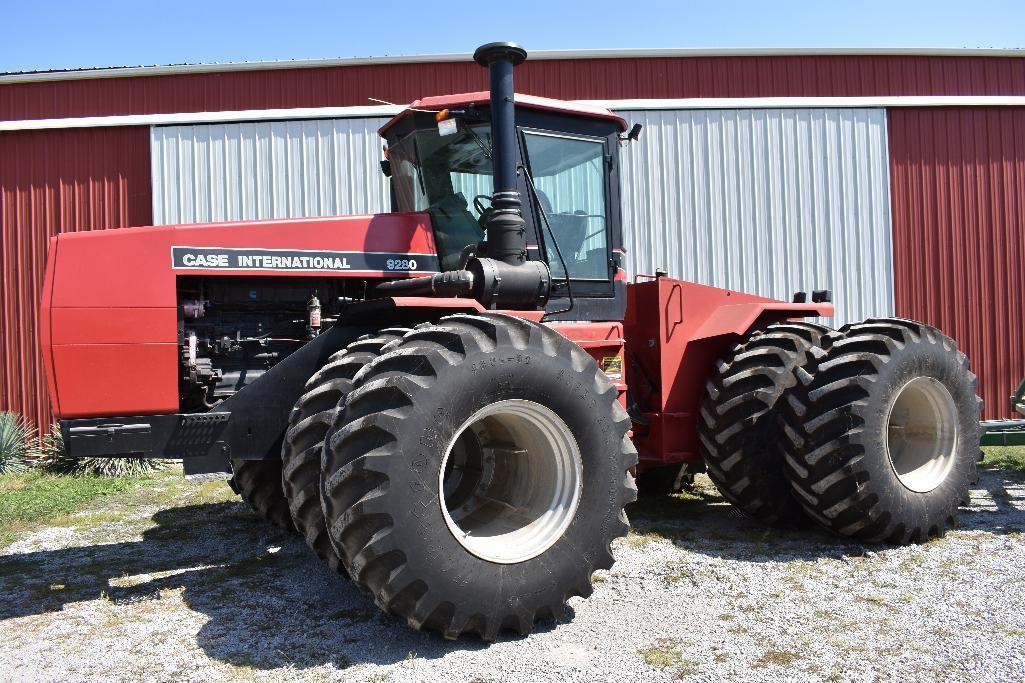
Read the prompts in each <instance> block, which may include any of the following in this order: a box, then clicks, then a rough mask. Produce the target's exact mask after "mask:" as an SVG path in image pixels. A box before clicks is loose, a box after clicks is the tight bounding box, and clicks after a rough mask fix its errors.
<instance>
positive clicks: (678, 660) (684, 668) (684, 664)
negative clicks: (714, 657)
mask: <svg viewBox="0 0 1025 683" xmlns="http://www.w3.org/2000/svg"><path fill="white" fill-rule="evenodd" d="M637 654H638V655H640V657H641V659H643V660H644V662H645V664H647V665H648V666H652V667H655V668H656V669H668V670H670V671H672V672H674V673H675V674H676V676H675V677H676V678H677V679H678V680H679V679H683V678H686V677H687V676H689V675H691V674H693V673H694V672H695V671H696V670H697V668H698V665H699V664H700V662H699V661H697V660H696V659H690V658H688V657H684V656H683V651H682V650H680V648H679V647H678V645H677V643H676V642H675V641H673V640H670V639H666V638H660V639H658V640H656V641H655V642H654V643H652V644H651V645H649V646H648V647H645V648H641V649H640V650H638V651H637Z"/></svg>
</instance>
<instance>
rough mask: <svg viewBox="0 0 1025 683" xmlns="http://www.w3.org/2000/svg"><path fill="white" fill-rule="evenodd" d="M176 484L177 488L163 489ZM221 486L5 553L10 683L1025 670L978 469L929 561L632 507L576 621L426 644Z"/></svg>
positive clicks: (997, 529)
mask: <svg viewBox="0 0 1025 683" xmlns="http://www.w3.org/2000/svg"><path fill="white" fill-rule="evenodd" d="M171 482H174V483H171ZM229 496H230V494H229V492H228V490H227V487H225V486H224V485H222V484H219V483H218V484H204V485H198V484H186V483H184V482H176V481H174V480H173V479H168V480H167V481H166V482H164V483H162V484H159V485H158V486H157V487H155V488H153V487H151V488H150V489H147V490H145V491H142V492H137V493H135V494H131V495H129V496H126V497H124V498H121V499H118V500H116V501H112V500H108V501H106V502H105V504H104V505H103V506H102V507H97V508H95V509H93V510H90V511H86V512H84V513H81V514H79V515H78V516H77V517H76V518H74V519H73V520H72V522H71V523H70V524H68V525H65V526H61V527H55V528H49V529H44V530H42V531H38V532H35V533H33V534H30V535H28V536H26V537H23V538H22V539H21V540H19V541H18V542H16V543H15V544H14V545H12V546H9V547H8V548H6V549H5V550H2V551H0V673H2V674H3V678H4V679H6V680H10V679H12V678H13V679H14V680H53V681H68V680H71V681H78V680H88V681H93V680H96V681H99V680H103V681H108V680H196V681H199V680H202V681H208V680H251V679H273V680H282V679H285V680H291V679H295V680H299V679H301V680H341V681H363V680H369V681H444V682H445V683H468V682H470V681H474V682H478V683H479V682H483V681H523V682H524V683H528V682H529V683H533V682H535V681H562V680H576V681H606V680H607V681H613V680H628V681H670V680H682V679H686V680H720V679H722V678H727V679H743V680H765V681H779V680H857V681H862V680H864V681H869V680H879V679H884V680H899V681H906V680H923V681H933V680H965V681H969V680H970V681H982V680H986V681H989V680H993V681H996V680H1007V681H1022V680H1023V676H1025V535H1023V532H1025V477H1023V476H1022V475H1020V474H1016V473H1013V472H1008V471H1004V470H989V471H987V472H985V473H984V475H983V477H982V479H981V481H980V482H979V486H978V488H977V489H976V490H975V491H973V495H972V503H971V506H970V508H968V509H967V510H965V511H964V514H963V516H962V525H961V528H960V529H959V530H957V531H955V532H953V533H950V534H948V535H947V537H946V538H944V539H941V540H937V541H934V542H931V543H928V544H926V545H922V546H912V547H906V548H889V547H879V546H876V547H873V546H865V545H861V544H857V543H851V542H848V541H846V540H844V539H839V538H835V537H832V536H829V535H826V534H824V533H820V532H819V531H817V530H815V529H800V530H782V531H780V530H767V529H765V528H763V527H759V526H757V525H754V524H752V523H750V522H748V521H746V520H745V519H743V518H742V517H740V516H739V515H738V514H737V513H735V512H734V511H733V510H731V509H730V507H729V506H728V505H727V504H725V503H724V502H723V500H722V499H721V498H719V497H718V495H716V494H715V492H714V490H713V489H712V488H711V485H710V484H709V483H708V481H707V480H704V479H703V478H699V482H698V491H697V493H696V495H692V496H690V495H689V496H682V497H674V498H667V499H660V500H654V501H643V502H642V503H640V504H638V505H636V506H634V508H633V509H632V511H631V518H632V521H633V522H634V526H635V531H634V532H633V533H632V534H631V535H630V536H629V537H628V538H626V539H623V540H621V541H619V542H618V543H617V544H616V557H617V563H616V565H615V567H614V568H613V569H612V571H611V572H601V573H599V574H598V575H597V576H596V577H595V579H596V582H595V592H594V595H593V596H592V597H591V598H590V599H589V600H586V601H585V600H580V599H574V600H573V601H572V602H571V606H572V609H571V610H570V614H569V616H568V617H567V619H566V620H565V621H564V622H561V623H558V624H545V625H542V626H541V628H540V629H539V631H538V632H537V633H535V634H534V635H532V636H530V637H527V638H518V637H513V636H511V635H508V636H505V637H503V638H502V639H501V640H500V641H499V642H497V643H495V644H493V645H491V646H490V647H487V646H485V645H484V644H482V643H481V642H479V641H477V640H473V639H466V640H460V641H458V642H448V641H445V640H443V639H441V638H440V637H437V636H433V635H429V634H420V633H415V632H413V631H411V630H409V629H408V628H407V627H406V626H405V625H404V624H402V623H398V622H396V621H395V620H393V619H391V618H389V617H387V616H385V615H382V614H381V613H379V611H378V609H377V608H376V607H375V606H374V605H373V603H372V602H371V601H370V600H369V599H368V598H367V597H366V596H365V595H363V594H361V593H360V592H359V591H358V590H357V589H355V588H353V587H352V586H351V585H350V584H349V583H348V582H347V581H344V580H342V579H339V578H338V577H336V576H333V575H331V574H330V572H329V571H328V570H327V568H326V567H325V566H323V565H322V564H321V563H320V562H318V561H317V560H316V559H315V558H314V557H313V555H312V554H311V553H310V552H308V551H307V550H306V548H305V546H304V545H303V543H302V542H301V540H299V539H298V538H297V537H295V536H291V535H289V534H286V533H284V532H280V531H277V530H274V529H271V528H270V527H269V526H268V525H266V524H265V523H263V522H261V521H259V520H257V519H256V518H255V517H254V516H253V515H252V514H251V513H250V512H249V511H248V509H247V508H246V507H245V506H244V505H243V504H242V503H240V502H237V501H236V500H235V499H232V498H230V497H229Z"/></svg>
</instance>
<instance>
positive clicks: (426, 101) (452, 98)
mask: <svg viewBox="0 0 1025 683" xmlns="http://www.w3.org/2000/svg"><path fill="white" fill-rule="evenodd" d="M514 97H515V98H516V106H517V107H527V108H529V109H542V110H544V111H551V112H556V113H559V114H570V115H575V116H585V117H587V118H590V119H595V118H597V119H605V120H607V121H613V122H615V123H616V125H618V126H619V130H620V131H623V132H625V131H626V129H627V125H626V119H624V118H623V117H622V116H619V115H618V114H615V113H613V112H612V111H610V110H608V109H605V108H604V107H596V106H594V105H590V104H582V103H579V102H567V101H565V100H553V99H550V98H548V97H535V96H534V95H522V94H520V93H516V95H515V96H514ZM490 102H491V93H490V92H488V91H486V90H484V91H482V92H470V93H460V94H458V95H439V96H436V97H424V98H422V99H419V100H416V101H415V102H413V103H412V104H410V105H409V107H407V108H406V109H404V110H403V111H402V112H401V113H400V114H398V115H397V116H395V117H394V118H393V119H391V120H390V121H388V123H386V124H384V125H383V126H381V129H380V131H378V132H379V133H380V134H381V136H382V137H383V136H384V135H385V134H386V133H387V131H388V129H389V128H391V127H392V126H393V125H395V124H396V123H398V122H399V121H401V120H402V119H403V118H405V117H407V116H409V115H410V114H412V113H413V111H414V110H417V109H426V110H428V111H441V110H442V109H451V108H453V107H465V106H468V105H470V104H488V103H490Z"/></svg>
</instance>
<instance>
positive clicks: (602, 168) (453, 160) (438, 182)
mask: <svg viewBox="0 0 1025 683" xmlns="http://www.w3.org/2000/svg"><path fill="white" fill-rule="evenodd" d="M491 123H492V121H491V106H490V93H488V92H478V93H467V94H462V95H448V96H444V97H429V98H424V99H420V100H417V101H416V102H414V103H413V104H412V105H410V107H409V108H408V109H407V110H405V111H404V112H403V113H402V114H400V115H398V116H396V117H395V118H394V119H392V120H391V121H389V122H388V123H387V124H386V125H385V126H384V127H383V128H382V129H381V135H382V136H383V137H384V138H385V139H386V141H387V148H386V160H385V161H384V162H383V163H382V168H383V170H384V172H385V174H386V175H388V176H389V177H390V182H391V196H392V207H393V210H394V211H397V212H404V211H424V212H427V213H428V214H430V217H431V224H432V226H433V230H434V236H435V242H436V244H437V246H438V252H439V254H438V256H439V260H440V263H441V268H442V270H443V271H456V270H460V269H463V268H465V266H466V259H467V255H468V252H469V251H471V250H475V251H476V252H477V253H480V254H485V255H491V251H493V250H489V249H488V246H487V245H488V237H489V236H488V230H487V226H488V222H489V220H490V219H491V217H492V214H493V213H494V211H495V208H496V207H495V206H494V205H493V203H492V188H493V186H494V170H495V161H494V160H495V145H494V141H493V137H492V127H491ZM625 130H626V122H625V121H624V120H623V119H622V118H621V117H619V116H617V115H616V114H614V113H612V112H611V111H609V110H607V109H602V108H599V107H591V106H586V105H581V104H574V103H570V102H563V101H559V100H552V99H546V98H541V97H532V96H529V95H519V94H517V95H515V136H514V138H513V145H512V146H511V150H510V155H511V156H512V157H513V159H512V160H511V161H512V163H513V164H514V167H515V177H514V182H515V189H516V191H517V192H518V194H519V196H520V197H521V198H522V200H521V206H520V211H521V215H522V217H523V221H524V231H525V236H526V245H525V246H526V254H525V255H524V257H525V259H526V260H528V261H536V262H540V263H543V264H545V266H546V267H547V270H548V272H549V273H550V292H549V295H548V297H547V301H545V302H543V307H544V309H545V310H546V311H547V312H548V313H549V318H558V319H566V320H573V319H576V320H581V319H586V320H602V319H604V320H621V319H622V317H623V311H624V306H625V303H626V299H625V293H624V286H623V285H624V283H623V280H624V279H625V275H624V274H623V271H622V257H623V248H622V223H621V220H622V219H621V214H620V207H619V173H618V171H619V163H618V156H619V146H620V142H621V139H622V134H623V132H624V131H625Z"/></svg>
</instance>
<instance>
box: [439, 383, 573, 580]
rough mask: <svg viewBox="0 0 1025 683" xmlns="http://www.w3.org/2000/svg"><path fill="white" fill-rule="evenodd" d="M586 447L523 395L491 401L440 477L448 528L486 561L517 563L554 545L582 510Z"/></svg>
mask: <svg viewBox="0 0 1025 683" xmlns="http://www.w3.org/2000/svg"><path fill="white" fill-rule="evenodd" d="M582 474H583V467H582V464H581V459H580V448H579V447H578V446H577V441H576V439H575V438H574V437H573V433H572V432H571V431H570V429H569V427H568V426H567V425H566V423H565V422H564V421H563V420H562V418H560V417H559V416H558V415H556V414H555V413H554V412H552V411H551V410H550V409H549V408H546V407H545V406H543V405H541V404H539V403H534V402H533V401H525V400H520V399H514V400H508V401H499V402H497V403H492V404H490V405H487V406H485V407H483V408H481V409H480V410H478V411H477V412H475V413H474V414H473V415H471V416H470V417H469V419H467V420H466V422H464V423H463V424H462V425H461V426H460V427H459V429H457V430H456V433H455V435H454V436H453V438H452V440H451V441H450V442H449V445H448V448H447V449H446V451H445V457H444V459H443V460H442V462H441V471H440V472H439V474H438V492H439V498H440V500H441V510H442V513H443V514H444V516H445V524H447V525H448V529H449V531H450V532H451V533H452V535H453V536H454V537H455V539H456V540H457V541H459V543H460V545H462V546H463V547H464V548H466V550H468V551H469V552H471V553H473V554H474V555H476V556H477V557H480V558H481V559H484V560H488V561H490V562H496V563H500V564H514V563H517V562H524V561H526V560H529V559H530V558H532V557H537V556H538V555H540V554H541V553H543V552H544V551H546V550H548V548H550V547H551V546H552V545H553V544H554V543H555V542H556V541H558V540H559V539H560V538H561V537H562V535H563V533H565V531H566V529H567V527H569V525H570V522H572V521H573V517H574V515H575V514H576V510H577V505H578V504H579V503H580V489H581V482H582V479H583V476H582Z"/></svg>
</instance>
